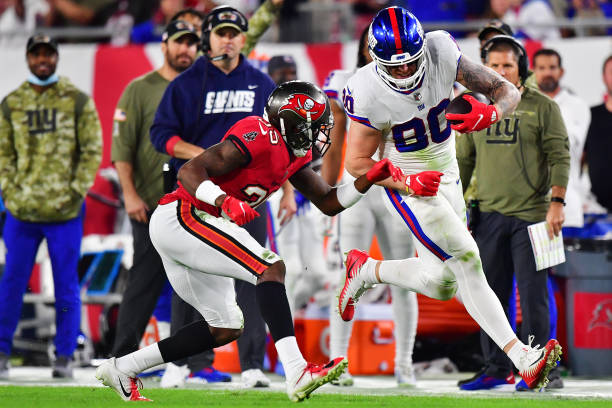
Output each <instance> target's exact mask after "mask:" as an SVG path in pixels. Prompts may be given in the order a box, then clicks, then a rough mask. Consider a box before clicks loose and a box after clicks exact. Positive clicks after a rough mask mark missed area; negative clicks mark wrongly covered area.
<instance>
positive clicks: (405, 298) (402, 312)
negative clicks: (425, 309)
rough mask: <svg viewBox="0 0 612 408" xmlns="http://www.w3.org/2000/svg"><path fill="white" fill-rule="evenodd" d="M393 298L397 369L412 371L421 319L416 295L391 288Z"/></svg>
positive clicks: (401, 289)
mask: <svg viewBox="0 0 612 408" xmlns="http://www.w3.org/2000/svg"><path fill="white" fill-rule="evenodd" d="M391 297H392V301H391V305H392V308H393V321H394V322H395V367H396V368H401V369H403V370H412V350H413V348H414V339H415V336H416V330H417V322H418V318H419V306H418V303H417V297H416V293H415V292H412V291H409V290H406V289H403V288H400V287H397V286H391Z"/></svg>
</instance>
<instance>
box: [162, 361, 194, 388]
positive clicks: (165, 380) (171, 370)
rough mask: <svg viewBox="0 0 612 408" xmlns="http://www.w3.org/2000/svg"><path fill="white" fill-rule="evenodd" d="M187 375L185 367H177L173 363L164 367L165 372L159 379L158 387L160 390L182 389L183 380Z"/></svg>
mask: <svg viewBox="0 0 612 408" xmlns="http://www.w3.org/2000/svg"><path fill="white" fill-rule="evenodd" d="M188 375H189V368H188V367H187V365H182V366H178V365H176V364H173V363H168V364H167V365H166V371H164V375H163V376H162V379H161V384H160V386H161V387H162V388H183V387H185V379H186V378H187V376H188Z"/></svg>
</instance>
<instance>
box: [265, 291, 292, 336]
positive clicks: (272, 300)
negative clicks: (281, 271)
mask: <svg viewBox="0 0 612 408" xmlns="http://www.w3.org/2000/svg"><path fill="white" fill-rule="evenodd" d="M255 294H256V296H257V304H258V305H259V311H260V312H261V317H263V319H264V321H265V322H266V324H267V325H268V328H269V329H270V335H272V339H273V340H274V341H278V340H280V339H282V338H284V337H288V336H295V332H294V330H293V319H292V317H291V310H290V309H289V301H288V300H287V293H286V292H285V285H283V284H282V283H280V282H272V281H265V282H262V283H260V284H258V285H257V286H255Z"/></svg>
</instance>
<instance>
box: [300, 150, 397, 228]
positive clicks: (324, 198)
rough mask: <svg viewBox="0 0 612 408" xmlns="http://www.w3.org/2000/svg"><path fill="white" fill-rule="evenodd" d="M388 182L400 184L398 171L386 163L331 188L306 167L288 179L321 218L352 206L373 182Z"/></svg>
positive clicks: (380, 162) (381, 163)
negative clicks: (388, 179) (389, 179)
mask: <svg viewBox="0 0 612 408" xmlns="http://www.w3.org/2000/svg"><path fill="white" fill-rule="evenodd" d="M387 178H392V179H393V180H401V179H403V178H405V177H404V175H403V174H402V171H401V170H400V169H398V168H397V167H395V166H393V165H392V164H391V161H389V159H383V160H381V161H379V162H374V165H373V166H372V167H371V168H370V169H369V170H368V171H367V172H366V173H365V174H363V175H361V176H360V177H358V178H357V179H356V180H355V181H354V182H350V183H346V184H343V185H341V186H338V187H335V188H332V187H331V186H330V185H329V184H327V182H326V181H325V180H323V178H322V177H321V176H319V175H318V174H317V173H315V172H314V171H313V170H312V169H311V168H310V167H305V168H303V169H302V170H300V171H298V172H297V173H295V174H294V175H293V176H291V178H290V179H289V180H290V181H291V184H293V185H294V187H295V188H297V189H298V190H299V191H300V192H301V193H302V194H303V195H304V197H306V198H307V199H309V200H310V201H311V202H312V203H313V204H314V205H316V206H317V207H318V208H319V209H320V210H321V211H322V212H323V213H324V214H325V215H329V216H333V215H336V214H338V213H339V212H341V211H342V210H344V209H345V208H348V207H350V206H352V205H354V204H356V203H357V202H358V201H359V200H360V199H361V197H363V195H364V194H365V193H366V192H367V191H368V190H369V189H370V187H372V185H374V184H376V183H377V182H379V181H381V180H384V179H387Z"/></svg>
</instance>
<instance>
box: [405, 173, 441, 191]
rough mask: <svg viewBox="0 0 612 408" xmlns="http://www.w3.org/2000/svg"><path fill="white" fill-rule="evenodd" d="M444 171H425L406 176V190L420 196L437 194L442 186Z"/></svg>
mask: <svg viewBox="0 0 612 408" xmlns="http://www.w3.org/2000/svg"><path fill="white" fill-rule="evenodd" d="M443 175H444V173H440V172H439V171H423V172H421V173H417V174H411V175H409V176H408V177H406V180H405V183H406V190H407V191H408V192H409V193H410V194H414V195H418V196H426V197H427V196H429V197H431V196H435V195H436V194H437V193H438V188H439V187H440V177H442V176H443Z"/></svg>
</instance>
